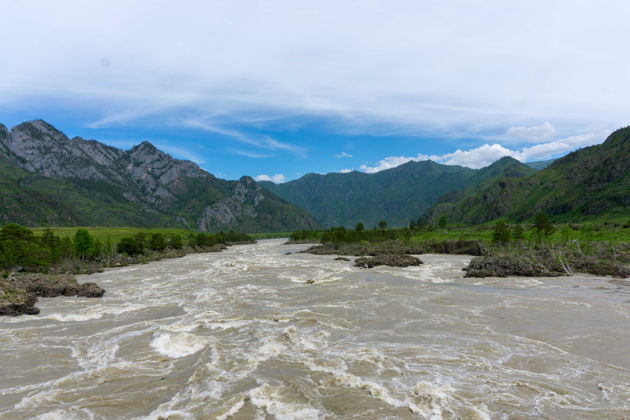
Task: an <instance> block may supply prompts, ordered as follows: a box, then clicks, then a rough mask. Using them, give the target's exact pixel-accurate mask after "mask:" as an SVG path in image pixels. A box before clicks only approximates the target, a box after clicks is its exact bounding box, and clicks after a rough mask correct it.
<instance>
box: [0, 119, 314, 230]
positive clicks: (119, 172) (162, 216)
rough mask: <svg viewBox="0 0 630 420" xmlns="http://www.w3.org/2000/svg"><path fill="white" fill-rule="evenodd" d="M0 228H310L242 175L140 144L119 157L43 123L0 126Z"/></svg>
mask: <svg viewBox="0 0 630 420" xmlns="http://www.w3.org/2000/svg"><path fill="white" fill-rule="evenodd" d="M0 184H1V185H2V187H3V188H2V189H1V190H0V199H1V200H0V223H7V222H17V223H22V224H25V225H29V226H35V225H60V226H64V225H65V226H77V225H84V226H85V225H99V226H139V227H154V226H155V227H159V226H177V227H187V228H196V229H200V230H202V231H218V230H227V229H235V230H240V231H245V232H261V231H287V230H295V229H312V228H317V227H318V224H317V222H316V221H315V220H314V219H313V218H312V217H311V216H310V215H308V214H307V213H306V212H304V211H303V210H300V209H298V208H296V207H295V206H292V205H290V204H288V203H287V202H285V201H283V200H282V199H280V198H279V197H277V196H276V195H274V194H273V193H271V192H269V191H267V190H266V189H264V188H262V187H261V186H260V185H259V184H258V183H256V182H255V181H254V180H253V179H252V178H250V177H242V178H241V179H239V180H238V181H226V180H222V179H219V178H216V177H214V176H213V175H211V174H209V173H208V172H206V171H204V170H203V169H201V168H200V167H199V166H197V165H196V164H195V163H193V162H190V161H186V160H178V159H174V158H172V157H171V156H170V155H168V154H166V153H164V152H162V151H160V150H158V149H157V148H156V147H155V146H153V145H152V144H151V143H149V142H142V143H140V144H139V145H137V146H135V147H133V148H132V149H131V150H128V151H125V150H121V149H117V148H115V147H111V146H107V145H104V144H102V143H99V142H98V141H95V140H84V139H82V138H79V137H75V138H73V139H69V138H68V137H66V136H65V135H64V134H63V133H62V132H60V131H59V130H57V129H55V128H54V127H53V126H51V125H50V124H48V123H46V122H44V121H41V120H36V121H31V122H26V123H23V124H20V125H18V126H16V127H13V128H12V129H11V131H9V130H7V129H6V127H5V126H3V125H1V124H0Z"/></svg>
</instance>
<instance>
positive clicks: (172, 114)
mask: <svg viewBox="0 0 630 420" xmlns="http://www.w3.org/2000/svg"><path fill="white" fill-rule="evenodd" d="M628 16H630V2H627V1H623V0H617V1H615V0H606V1H602V2H594V1H592V2H587V1H579V2H576V1H572V0H557V1H554V2H549V1H543V0H532V1H526V2H525V1H521V2H505V1H499V0H496V1H485V2H481V3H479V2H471V1H469V0H445V1H439V2H437V1H436V2H417V1H409V0H401V1H395V2H385V1H373V0H367V1H358V0H349V1H343V2H339V1H332V0H321V1H318V2H294V1H290V0H270V1H265V2H255V1H245V0H234V1H229V2H224V1H201V0H198V1H187V2H184V3H181V2H172V1H166V0H153V1H150V2H149V1H134V2H128V1H122V0H110V1H107V2H81V1H76V0H59V1H55V2H47V1H39V0H21V1H19V2H18V1H15V2H5V4H3V8H2V13H1V14H0V46H1V47H2V51H3V57H4V60H3V65H2V66H1V68H0V97H1V98H2V101H0V114H2V115H4V114H7V115H8V114H9V113H13V112H17V111H15V110H32V109H40V108H45V107H46V106H50V107H63V109H65V110H70V111H71V110H77V111H81V113H82V115H83V117H82V118H83V120H81V121H80V122H77V124H79V123H80V124H85V125H86V126H88V127H91V128H94V129H97V128H98V129H110V128H112V127H137V126H158V127H161V126H166V127H179V128H182V129H190V130H198V131H200V132H204V133H207V134H208V136H210V135H212V136H218V137H221V138H223V139H226V140H227V141H230V142H233V143H234V145H233V146H234V147H224V146H222V147H221V153H227V154H231V155H235V156H239V157H240V158H249V159H253V160H256V161H257V165H259V166H257V168H258V167H260V165H263V163H262V162H263V161H265V160H266V159H272V158H274V157H275V158H278V157H279V156H280V158H282V157H284V158H298V159H303V158H305V157H307V156H308V157H309V158H311V157H312V155H311V154H310V152H311V151H312V150H315V149H316V146H317V144H318V143H317V136H316V135H313V136H312V137H314V139H311V140H310V142H311V143H309V144H306V143H305V142H304V141H303V140H300V139H298V137H296V138H295V139H294V138H292V137H291V135H286V136H276V135H275V134H273V133H272V134H270V132H272V131H273V132H274V133H277V132H283V133H289V134H291V133H294V132H295V131H297V130H298V129H299V128H300V127H302V126H304V125H306V124H311V125H312V126H316V127H317V128H318V129H319V130H320V132H318V133H317V135H320V136H321V132H326V133H330V134H334V135H337V136H347V137H353V136H354V137H356V136H361V135H366V136H381V137H383V138H384V139H385V141H387V139H388V138H394V137H404V138H406V139H409V138H417V139H419V140H418V144H415V145H412V144H410V146H409V149H408V150H414V151H419V152H421V151H422V150H425V152H426V153H429V154H431V153H433V150H429V149H428V148H427V147H425V146H427V145H431V144H430V142H434V143H435V144H437V143H439V144H440V145H444V146H443V147H441V149H440V150H439V153H436V155H435V156H433V155H430V156H425V155H422V154H420V155H417V156H407V155H408V154H409V152H404V153H403V154H402V155H400V156H393V155H390V157H385V158H383V159H382V160H381V161H379V162H378V163H369V162H370V161H372V162H377V160H378V157H377V156H372V157H370V158H369V159H366V158H361V159H362V160H361V161H360V162H356V163H354V164H355V165H359V163H363V165H362V166H361V168H362V170H364V171H367V172H370V171H377V170H380V169H383V168H386V167H390V166H391V165H396V164H397V163H398V162H401V161H404V160H405V159H407V160H409V159H423V158H429V157H430V158H432V159H436V160H438V161H441V162H444V163H452V164H462V165H466V166H471V167H480V166H484V165H485V164H487V163H489V161H490V159H493V158H494V157H500V156H499V155H509V156H514V157H516V158H518V159H520V160H533V159H545V158H547V157H550V156H553V155H554V154H560V153H566V152H567V151H569V150H572V148H575V147H581V146H583V145H587V144H592V143H590V142H595V141H601V140H603V138H599V137H597V136H600V134H599V133H600V132H601V131H602V130H608V131H611V130H612V129H614V128H617V127H620V126H623V125H626V124H628V123H629V122H630V117H629V116H628V112H627V111H628V109H630V84H629V83H627V79H628V74H630V58H629V57H628V55H627V54H625V51H626V50H627V44H628V38H629V33H628V29H627V17H628ZM12 115H13V114H12ZM16 118H17V117H16ZM283 130H284V131H283ZM596 137H597V139H596ZM603 137H605V136H603ZM462 139H465V141H464V140H462ZM171 146H172V147H180V148H181V147H182V145H181V144H172V145H171ZM338 147H341V145H339V146H338ZM358 149H360V147H358ZM432 149H437V147H433V148H432ZM173 150H174V149H173ZM338 150H339V148H337V149H336V150H325V151H322V152H321V156H325V157H326V158H327V159H330V160H331V161H334V159H333V156H335V153H337V152H338ZM356 150H357V149H348V151H352V156H353V158H350V156H344V153H345V154H347V155H350V153H348V152H343V153H339V154H338V155H337V156H335V158H339V159H341V158H344V162H350V161H351V160H352V159H359V157H358V156H359V153H358V152H357V151H356ZM392 153H396V154H400V153H401V152H400V151H397V152H392ZM382 156H387V154H386V153H385V152H383V154H382ZM280 158H279V159H280ZM320 159H323V158H322V157H320ZM196 160H197V161H199V162H202V161H208V160H209V159H208V157H207V156H197V157H196ZM366 162H367V163H366ZM275 164H276V167H277V162H275ZM271 165H272V164H271V163H270V164H269V166H268V167H266V168H265V169H262V170H259V169H256V172H255V173H271V172H270V171H275V170H277V169H275V167H273V166H271ZM349 166H350V164H348V163H346V164H344V167H346V168H347V167H349ZM308 169H309V170H311V168H308ZM283 170H284V169H283ZM291 171H292V173H293V172H297V168H292V169H291Z"/></svg>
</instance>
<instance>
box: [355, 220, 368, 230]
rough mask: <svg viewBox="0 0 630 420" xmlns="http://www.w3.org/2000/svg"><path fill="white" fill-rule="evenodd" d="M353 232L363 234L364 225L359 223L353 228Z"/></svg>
mask: <svg viewBox="0 0 630 420" xmlns="http://www.w3.org/2000/svg"><path fill="white" fill-rule="evenodd" d="M354 230H356V231H357V232H363V231H364V230H365V225H364V224H363V222H359V223H357V224H356V226H355V227H354Z"/></svg>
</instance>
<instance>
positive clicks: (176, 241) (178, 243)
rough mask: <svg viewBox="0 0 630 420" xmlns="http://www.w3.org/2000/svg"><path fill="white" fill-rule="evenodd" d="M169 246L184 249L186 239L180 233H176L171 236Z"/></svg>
mask: <svg viewBox="0 0 630 420" xmlns="http://www.w3.org/2000/svg"><path fill="white" fill-rule="evenodd" d="M169 246H170V247H171V248H173V249H182V248H183V247H184V241H183V240H182V237H181V236H180V235H177V234H174V235H172V236H171V240H170V241H169Z"/></svg>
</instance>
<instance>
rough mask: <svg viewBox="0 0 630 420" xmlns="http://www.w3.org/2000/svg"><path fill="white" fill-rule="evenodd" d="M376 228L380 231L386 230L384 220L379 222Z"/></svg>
mask: <svg viewBox="0 0 630 420" xmlns="http://www.w3.org/2000/svg"><path fill="white" fill-rule="evenodd" d="M378 228H379V229H382V230H385V229H387V222H386V221H385V220H381V221H380V222H378Z"/></svg>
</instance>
